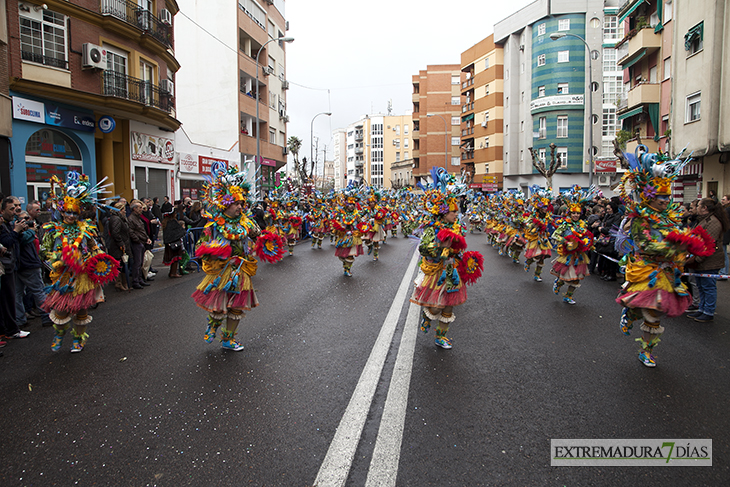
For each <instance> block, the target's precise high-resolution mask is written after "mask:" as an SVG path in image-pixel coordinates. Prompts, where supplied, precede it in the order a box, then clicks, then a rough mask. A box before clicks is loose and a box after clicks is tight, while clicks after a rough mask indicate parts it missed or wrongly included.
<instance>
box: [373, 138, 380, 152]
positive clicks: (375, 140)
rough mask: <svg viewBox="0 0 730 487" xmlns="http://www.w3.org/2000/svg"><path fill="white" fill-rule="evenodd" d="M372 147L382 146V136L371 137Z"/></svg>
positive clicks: (378, 147)
mask: <svg viewBox="0 0 730 487" xmlns="http://www.w3.org/2000/svg"><path fill="white" fill-rule="evenodd" d="M372 141H373V149H382V148H383V138H382V137H373V138H372Z"/></svg>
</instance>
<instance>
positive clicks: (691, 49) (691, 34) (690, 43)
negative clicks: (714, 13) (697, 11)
mask: <svg viewBox="0 0 730 487" xmlns="http://www.w3.org/2000/svg"><path fill="white" fill-rule="evenodd" d="M703 31H704V22H700V23H699V24H697V25H695V26H694V27H692V28H691V29H690V30H689V31H688V32H687V33H686V34H685V35H684V50H685V51H687V56H691V55H692V54H694V53H696V52H699V51H701V50H702V37H703V34H704V32H703Z"/></svg>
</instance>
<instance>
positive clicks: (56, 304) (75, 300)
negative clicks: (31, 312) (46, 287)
mask: <svg viewBox="0 0 730 487" xmlns="http://www.w3.org/2000/svg"><path fill="white" fill-rule="evenodd" d="M103 301H104V294H103V293H101V292H100V290H99V291H98V290H97V289H93V290H91V291H89V292H88V293H84V294H79V295H77V296H74V295H73V293H65V294H61V293H60V292H58V291H52V292H51V293H50V294H48V296H47V297H46V300H45V301H44V302H43V305H42V306H41V309H43V311H45V312H46V313H49V312H50V311H51V310H52V309H55V310H56V311H65V312H67V313H76V312H78V311H81V310H84V309H89V308H91V307H92V306H94V305H95V304H96V303H101V302H103Z"/></svg>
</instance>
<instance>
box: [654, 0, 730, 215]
mask: <svg viewBox="0 0 730 487" xmlns="http://www.w3.org/2000/svg"><path fill="white" fill-rule="evenodd" d="M657 7H658V6H657ZM663 9H664V10H663V12H667V11H670V15H671V16H672V18H673V21H672V23H673V24H674V25H673V45H672V51H671V58H672V62H671V68H670V69H671V77H672V109H671V111H670V117H669V130H671V145H670V147H671V152H672V153H676V152H679V151H681V150H682V149H683V148H685V147H686V149H687V152H685V155H688V153H690V152H691V153H692V156H693V159H694V161H693V162H692V163H691V164H689V165H688V166H687V167H686V168H685V171H684V173H683V174H682V176H681V177H679V178H678V180H677V184H676V186H675V188H674V191H675V196H681V197H682V199H683V201H685V202H687V201H691V200H692V199H694V198H696V197H698V196H700V195H701V196H708V195H709V192H710V191H714V192H715V194H717V195H718V198H719V197H720V196H722V195H723V194H727V193H730V170H728V169H727V168H728V163H729V162H730V103H729V101H730V45H728V39H729V38H730V31H729V29H730V5H728V2H722V1H719V2H715V1H708V0H697V1H693V2H679V1H677V0H674V1H673V2H669V3H667V2H665V3H664V6H663Z"/></svg>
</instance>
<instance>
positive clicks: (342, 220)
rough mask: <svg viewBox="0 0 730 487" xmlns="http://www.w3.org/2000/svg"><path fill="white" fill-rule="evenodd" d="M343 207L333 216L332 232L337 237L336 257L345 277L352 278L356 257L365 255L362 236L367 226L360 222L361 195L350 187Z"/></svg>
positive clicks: (342, 202)
mask: <svg viewBox="0 0 730 487" xmlns="http://www.w3.org/2000/svg"><path fill="white" fill-rule="evenodd" d="M341 198H342V199H341V205H340V208H338V209H337V210H336V211H335V214H334V215H333V216H332V231H333V233H334V235H335V256H336V257H338V258H339V259H340V260H341V261H342V268H343V270H344V273H345V276H347V277H352V264H354V263H355V257H357V256H358V255H362V254H363V249H362V234H363V232H364V231H365V229H366V225H365V224H363V223H362V222H361V221H360V212H359V210H358V207H357V205H358V200H359V195H358V193H357V190H356V189H355V188H353V187H350V188H348V189H346V190H345V192H344V193H343V194H342V195H341Z"/></svg>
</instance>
